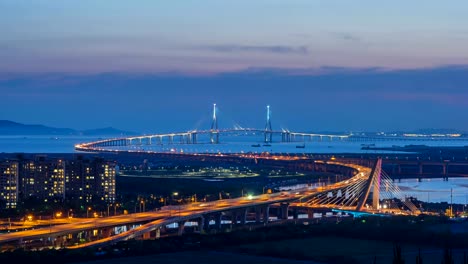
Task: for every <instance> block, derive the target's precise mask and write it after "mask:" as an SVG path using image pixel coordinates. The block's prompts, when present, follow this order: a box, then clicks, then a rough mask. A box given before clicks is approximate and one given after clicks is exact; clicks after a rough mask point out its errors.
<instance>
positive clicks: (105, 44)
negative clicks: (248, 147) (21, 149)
mask: <svg viewBox="0 0 468 264" xmlns="http://www.w3.org/2000/svg"><path fill="white" fill-rule="evenodd" d="M466 10H468V2H467V1H457V0H454V1H450V2H444V1H431V0H426V1H402V0H395V1H386V2H381V1H367V0H361V1H338V0H323V1H318V0H317V1H314V0H303V1H301V0H290V1H282V0H278V1H275V0H236V1H219V0H204V1H195V0H185V1H154V0H147V1H145V0H141V1H120V0H112V1H110V0H108V1H91V0H89V1H88V0H80V1H53V0H38V1H23V0H17V1H13V0H12V1H7V0H0V91H1V92H2V93H3V95H4V96H7V97H8V99H9V100H8V101H7V102H6V103H5V104H4V105H3V108H4V109H6V110H3V111H1V113H0V119H9V120H14V121H18V122H25V123H45V124H48V125H53V126H67V127H73V128H78V129H81V128H94V127H100V126H104V125H105V126H107V125H110V126H114V127H118V128H123V129H132V128H135V129H137V130H138V131H143V130H152V131H154V130H170V129H176V130H183V129H184V126H186V127H188V128H191V127H193V126H194V124H196V123H197V122H199V118H200V117H201V116H203V115H204V114H205V113H206V111H208V112H209V110H210V107H211V104H212V103H214V102H218V104H219V105H220V111H224V114H225V115H226V116H232V118H234V119H239V120H243V122H245V123H247V124H246V125H250V126H253V125H255V124H259V123H261V124H259V126H263V119H264V116H263V113H262V111H264V107H265V105H266V104H272V111H273V113H274V116H276V117H277V118H278V119H277V124H278V125H279V123H281V125H282V126H287V127H289V128H291V129H294V128H297V129H300V130H392V129H416V128H426V127H434V128H458V129H466V130H468V125H466V124H464V122H460V120H463V119H464V118H465V114H464V113H466V112H467V110H468V109H467V108H468V107H467V103H465V102H466V99H468V95H467V94H468V92H466V90H467V89H468V88H467V87H468V82H467V80H466V77H464V76H465V74H466V73H468V72H467V71H466V66H465V65H468V48H467V47H468V28H467V26H466V25H468V16H466ZM350 75H352V76H353V77H352V78H351V77H350ZM454 76H455V77H454ZM454 78H455V79H454ZM428 79H429V80H431V81H427V80H428ZM236 83H237V84H239V85H242V87H239V86H236V85H233V84H236ZM214 84H216V87H214V86H213V85H214ZM280 91H281V92H280ZM127 99H128V100H127ZM151 99H154V100H155V101H152V100H151ZM126 100H127V101H126ZM297 102H301V103H302V105H300V106H299V105H298V104H297ZM352 103H356V104H352ZM122 106H125V110H124V109H123V108H122ZM330 106H332V107H330ZM12 109H15V110H14V111H13V110H12ZM110 109H112V110H110ZM376 109H379V110H378V111H376ZM95 111H98V112H99V113H98V114H92V113H93V112H95ZM250 113H252V115H250ZM254 113H255V115H254ZM298 113H299V114H298ZM428 113H429V114H428ZM169 114H170V116H168V115H169ZM328 114H330V115H331V117H330V118H328V117H327V118H324V115H328ZM428 115H429V116H430V117H431V118H428ZM356 116H360V118H359V119H357V118H355V117H356ZM69 117H73V119H70V118H69ZM174 119H177V120H180V122H176V121H174ZM190 122H192V123H190ZM239 122H242V121H239ZM180 124H184V125H180ZM226 125H228V124H226Z"/></svg>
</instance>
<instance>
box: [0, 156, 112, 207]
mask: <svg viewBox="0 0 468 264" xmlns="http://www.w3.org/2000/svg"><path fill="white" fill-rule="evenodd" d="M115 170H116V164H115V163H114V162H111V161H107V160H104V159H102V158H94V159H85V158H83V157H82V156H78V157H77V158H75V159H70V160H64V159H57V158H49V157H47V156H45V155H40V156H35V157H34V158H33V159H25V158H23V157H22V158H19V159H18V160H15V161H0V209H9V208H16V207H17V204H18V202H26V201H28V200H30V199H32V200H31V201H35V202H40V203H60V202H64V201H67V202H73V203H77V204H95V205H96V204H107V205H109V204H113V203H115V197H116V191H115V175H116V172H115Z"/></svg>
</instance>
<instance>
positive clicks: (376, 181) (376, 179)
mask: <svg viewBox="0 0 468 264" xmlns="http://www.w3.org/2000/svg"><path fill="white" fill-rule="evenodd" d="M381 172H382V158H378V159H377V160H376V161H375V164H374V166H373V167H372V171H371V174H370V175H369V179H368V180H367V184H366V187H365V188H364V195H363V196H361V197H360V199H359V201H358V205H357V206H356V210H357V211H362V209H363V207H364V205H365V204H366V202H367V198H368V197H369V194H370V192H371V189H372V209H374V210H378V209H379V199H380V174H381Z"/></svg>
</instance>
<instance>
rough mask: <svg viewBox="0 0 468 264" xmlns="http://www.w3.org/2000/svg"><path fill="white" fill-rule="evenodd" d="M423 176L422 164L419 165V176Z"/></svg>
mask: <svg viewBox="0 0 468 264" xmlns="http://www.w3.org/2000/svg"><path fill="white" fill-rule="evenodd" d="M422 174H423V165H422V163H419V175H422Z"/></svg>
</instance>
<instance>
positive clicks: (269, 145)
mask: <svg viewBox="0 0 468 264" xmlns="http://www.w3.org/2000/svg"><path fill="white" fill-rule="evenodd" d="M263 146H264V147H271V144H263Z"/></svg>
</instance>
